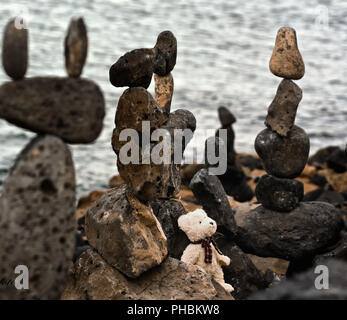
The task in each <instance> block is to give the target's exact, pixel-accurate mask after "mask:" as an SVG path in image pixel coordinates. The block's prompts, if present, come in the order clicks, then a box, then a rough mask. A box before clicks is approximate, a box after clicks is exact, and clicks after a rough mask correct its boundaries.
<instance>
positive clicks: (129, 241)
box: [85, 185, 167, 278]
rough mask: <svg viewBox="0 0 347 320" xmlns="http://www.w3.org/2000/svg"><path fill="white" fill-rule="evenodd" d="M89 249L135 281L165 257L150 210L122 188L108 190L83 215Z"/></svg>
mask: <svg viewBox="0 0 347 320" xmlns="http://www.w3.org/2000/svg"><path fill="white" fill-rule="evenodd" d="M85 230H86V235H87V238H88V241H89V243H90V245H91V246H93V247H94V248H95V249H96V250H97V251H98V252H99V253H100V254H101V256H102V257H103V258H104V259H105V260H106V261H107V262H108V263H109V264H110V265H112V266H113V267H115V268H117V269H118V270H119V271H121V272H123V273H124V274H126V275H127V276H128V277H131V278H136V277H138V276H139V275H140V274H142V273H143V272H145V271H147V270H148V269H150V268H152V267H155V266H157V265H158V264H160V263H161V262H162V261H163V260H164V258H165V257H166V255H167V249H166V237H165V234H164V232H163V230H162V228H161V226H160V223H159V222H158V220H157V219H156V217H155V216H154V214H153V211H152V209H151V208H150V207H147V206H145V205H144V204H142V203H141V202H140V201H139V200H137V198H135V196H134V195H133V194H132V192H131V191H130V190H129V188H128V187H127V186H126V185H123V186H121V187H119V188H115V189H111V190H110V191H109V192H107V193H106V194H105V195H104V196H103V197H102V198H101V199H100V200H99V201H98V202H97V203H96V204H95V205H94V206H93V207H91V208H90V209H89V210H88V212H87V214H86V228H85Z"/></svg>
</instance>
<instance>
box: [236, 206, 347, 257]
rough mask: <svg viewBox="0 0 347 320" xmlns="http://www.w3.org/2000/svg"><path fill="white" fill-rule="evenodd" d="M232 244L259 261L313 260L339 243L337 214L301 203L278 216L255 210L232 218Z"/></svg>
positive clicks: (262, 210) (270, 212)
mask: <svg viewBox="0 0 347 320" xmlns="http://www.w3.org/2000/svg"><path fill="white" fill-rule="evenodd" d="M235 221H236V225H237V226H238V232H237V237H236V238H235V242H236V243H237V244H238V245H239V246H240V247H241V249H242V250H243V251H245V252H247V253H252V254H255V255H257V256H261V257H276V258H281V259H285V260H299V259H301V258H303V257H307V256H313V255H314V254H316V253H317V252H319V251H322V250H324V249H325V248H327V247H329V246H330V245H331V244H333V243H334V242H337V241H338V239H339V233H340V231H341V230H342V228H343V220H342V216H341V213H340V211H339V210H337V209H335V208H334V207H333V206H332V205H330V204H328V203H324V202H302V203H300V205H299V206H298V207H297V208H296V209H294V210H293V211H291V212H288V213H281V212H277V211H273V210H269V209H266V208H264V207H263V206H259V207H257V208H256V209H254V210H251V211H248V212H245V213H243V214H242V215H235Z"/></svg>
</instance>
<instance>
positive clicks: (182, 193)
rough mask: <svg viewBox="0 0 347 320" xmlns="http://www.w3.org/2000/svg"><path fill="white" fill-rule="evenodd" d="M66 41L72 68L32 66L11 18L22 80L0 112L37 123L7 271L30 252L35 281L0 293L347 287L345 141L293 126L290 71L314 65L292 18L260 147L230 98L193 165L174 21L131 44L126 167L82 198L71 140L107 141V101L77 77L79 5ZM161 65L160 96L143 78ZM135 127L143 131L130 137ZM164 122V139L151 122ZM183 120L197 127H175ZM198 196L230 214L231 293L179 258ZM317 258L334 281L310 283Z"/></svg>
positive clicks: (115, 76)
mask: <svg viewBox="0 0 347 320" xmlns="http://www.w3.org/2000/svg"><path fill="white" fill-rule="evenodd" d="M14 42H19V43H20V44H21V45H20V46H15V45H13V43H14ZM64 45H65V66H66V72H67V77H62V78H58V77H44V76H42V77H35V78H29V79H27V78H25V74H26V70H27V67H28V32H27V31H26V32H24V33H23V32H22V31H20V30H17V29H16V28H14V21H13V20H12V21H10V22H9V24H8V25H7V27H6V29H5V37H4V44H3V65H4V68H5V71H6V72H7V74H8V76H9V77H11V78H12V80H13V81H10V82H7V83H4V84H2V85H1V86H0V117H1V118H3V119H5V120H6V121H8V122H10V123H12V124H14V125H16V126H19V127H21V128H23V129H25V130H30V131H32V132H35V133H37V136H36V137H35V138H34V139H33V140H32V141H31V142H30V143H29V144H28V145H27V146H26V147H25V148H24V149H23V151H22V152H21V153H20V154H19V155H18V157H17V160H16V162H15V164H14V166H13V167H12V169H11V171H10V174H9V176H8V178H7V179H6V181H5V183H4V187H3V192H2V194H1V197H0V229H1V230H2V232H1V233H0V240H1V243H2V245H1V247H0V257H1V260H2V264H1V267H0V278H1V279H5V280H6V282H7V283H12V282H13V280H14V277H15V275H14V274H13V270H14V269H15V268H16V266H18V265H24V266H27V268H28V269H29V270H30V276H29V282H30V290H28V291H25V290H16V288H14V287H13V286H9V287H0V298H1V299H64V300H75V299H81V300H89V299H95V300H99V299H120V300H122V299H158V300H160V299H170V300H171V299H180V300H188V299H207V300H218V299H225V300H234V299H252V298H254V299H267V298H277V299H281V298H298V297H300V298H306V299H308V298H336V299H346V298H347V297H346V292H345V291H344V290H343V287H344V286H345V285H346V281H347V279H346V277H344V274H343V273H342V271H341V270H343V268H345V267H346V265H347V262H346V260H347V242H346V240H347V160H346V150H341V149H340V148H338V147H333V146H332V147H327V148H323V149H321V150H319V151H318V152H317V153H315V154H314V155H312V156H311V157H309V148H310V142H309V138H308V136H307V134H306V133H305V130H304V129H303V128H300V127H298V126H297V125H295V116H296V113H297V109H298V106H299V103H300V101H301V98H302V94H303V93H302V91H301V89H300V88H299V87H298V86H297V85H296V84H295V83H294V82H293V80H297V79H300V78H302V77H303V76H304V73H305V65H304V62H303V59H302V57H301V54H300V52H299V49H298V46H297V40H296V32H295V30H294V29H292V28H289V27H283V28H280V29H279V31H278V34H277V38H276V42H275V46H274V51H273V55H272V57H271V59H270V63H269V67H270V71H271V72H272V73H273V74H274V75H276V76H279V77H281V78H283V80H281V83H280V84H279V87H278V89H277V92H276V95H275V97H274V100H273V101H272V103H271V105H270V106H269V108H268V113H267V117H266V121H265V126H266V128H265V129H264V130H262V131H261V132H260V133H259V134H258V136H257V137H256V139H255V150H256V152H257V155H254V154H242V153H238V152H237V151H236V150H235V149H234V140H235V138H236V137H235V132H234V129H233V124H234V123H235V122H236V117H235V116H234V115H233V114H232V113H231V112H230V110H229V109H228V108H226V107H224V106H221V107H219V109H218V115H219V120H220V127H219V128H217V129H216V132H215V134H214V136H211V137H209V138H208V139H207V140H206V142H205V149H204V151H205V162H204V163H202V164H186V165H183V164H182V159H183V153H184V150H185V148H186V146H187V144H188V143H189V142H190V141H191V139H192V137H193V135H194V133H195V132H196V129H197V128H196V120H195V117H194V115H193V114H192V112H190V111H189V110H185V109H179V110H175V111H173V112H172V111H171V104H172V97H173V94H174V78H173V75H172V74H171V71H172V70H173V69H174V67H175V64H176V58H177V40H176V38H175V36H174V35H173V33H172V32H170V31H164V32H162V33H160V34H159V35H158V37H157V41H156V44H155V46H154V47H153V48H141V49H135V50H132V51H130V52H127V53H125V54H124V55H123V56H121V57H120V58H119V59H118V60H117V61H116V62H115V63H114V64H113V65H112V66H111V68H110V70H109V79H110V82H111V84H112V85H113V86H115V87H126V88H125V91H124V92H123V94H122V96H121V97H120V99H119V101H118V103H117V108H115V128H114V131H113V134H112V137H110V140H111V141H110V143H111V145H112V148H113V150H114V152H115V154H116V156H117V166H118V171H119V175H117V176H114V177H111V178H110V181H109V189H107V190H95V191H92V192H91V193H90V194H88V195H86V196H84V197H82V198H80V199H79V201H78V204H77V208H76V205H75V204H76V182H75V170H74V162H73V156H72V154H71V151H70V148H69V146H68V145H67V144H68V143H69V144H76V143H92V142H93V141H95V139H97V137H98V136H99V135H100V132H101V130H102V127H103V119H104V115H105V102H104V98H103V93H102V92H101V90H100V89H99V87H98V85H97V84H95V83H94V82H93V81H91V80H88V79H83V78H80V76H81V74H82V71H83V66H84V64H85V61H86V58H87V49H88V35H87V28H86V26H85V24H84V21H83V19H82V18H79V19H74V20H72V21H71V23H70V25H69V28H68V31H67V35H66V38H65V42H64ZM23 48H24V49H23ZM16 63H17V65H18V68H14V67H13V64H16ZM152 79H154V82H155V86H154V87H155V94H154V95H152V94H151V93H150V92H149V91H147V88H148V87H149V85H150V83H151V81H152ZM61 105H63V106H67V107H66V108H64V110H61V108H60V106H61ZM144 123H145V124H146V125H147V126H144ZM124 130H130V131H127V132H128V133H129V132H131V133H132V134H134V135H135V137H137V138H136V139H135V141H133V142H132V141H130V142H131V143H130V144H128V143H129V141H128V140H127V138H128V137H130V136H126V137H125V138H124ZM145 130H147V131H148V132H147V133H148V134H149V137H150V138H149V139H148V140H146V139H145V136H146V135H145V134H144V133H145V132H144V131H145ZM160 130H162V131H165V132H166V133H168V134H167V135H166V138H167V139H164V136H162V140H160V139H159V137H157V136H155V132H157V133H158V132H162V131H160ZM176 130H181V131H185V130H186V131H187V132H189V134H188V135H184V136H182V135H181V136H176ZM130 140H131V139H130ZM175 144H179V145H180V147H181V148H180V149H178V152H177V150H176V149H175ZM124 147H128V148H129V149H126V152H124V149H123V148H124ZM164 148H167V149H166V150H167V151H168V154H167V158H166V162H165V161H162V162H160V161H157V159H156V158H152V157H151V158H146V156H145V155H146V150H148V151H149V152H150V154H151V156H152V154H155V155H157V157H158V158H160V157H161V156H163V154H164V153H165V152H164ZM129 150H130V151H133V150H137V151H141V152H138V155H139V159H138V160H140V161H139V162H136V161H135V162H131V161H128V160H129V157H130V156H129V152H128V151H129ZM142 151H143V152H142ZM130 154H131V152H130ZM216 155H218V156H220V157H222V158H223V159H224V160H225V168H224V169H225V170H221V171H220V170H219V169H220V168H219V163H218V161H216ZM131 156H132V155H131ZM177 158H178V160H177ZM124 159H125V160H126V161H124ZM217 160H218V159H217ZM211 172H213V173H212V174H211ZM197 208H203V209H204V211H205V212H206V213H207V214H208V216H209V217H210V218H211V219H213V220H214V221H215V222H216V224H217V226H218V227H217V233H216V237H215V240H216V243H217V244H218V247H219V248H220V250H221V251H222V252H223V253H224V254H225V255H226V256H227V257H229V258H230V260H231V261H230V265H228V266H224V267H223V271H224V279H225V282H226V283H228V284H231V285H232V287H234V289H235V291H234V292H232V294H230V293H228V292H227V291H226V290H225V289H224V288H223V287H222V286H221V285H220V284H218V283H217V282H216V281H215V280H214V279H213V278H212V276H210V275H209V274H208V273H206V272H205V271H204V270H203V269H201V268H199V267H197V266H196V265H191V264H186V263H184V262H182V261H180V259H181V256H182V253H183V250H184V249H185V248H186V246H187V245H188V244H189V243H190V241H189V239H188V238H187V236H186V234H185V233H184V232H183V231H182V230H180V228H179V227H178V222H177V220H178V218H179V217H181V216H182V215H185V214H187V213H188V212H190V211H193V210H195V209H197ZM319 264H324V265H325V264H326V265H328V266H329V268H330V270H331V274H330V276H331V277H332V281H331V284H332V285H333V291H332V293H329V292H327V293H324V292H320V293H317V292H315V291H312V286H313V285H314V281H312V279H311V278H312V272H313V271H312V268H315V267H316V266H317V265H319ZM308 270H310V271H308ZM297 288H300V290H301V291H302V292H301V293H300V294H298V293H296V292H295V290H297Z"/></svg>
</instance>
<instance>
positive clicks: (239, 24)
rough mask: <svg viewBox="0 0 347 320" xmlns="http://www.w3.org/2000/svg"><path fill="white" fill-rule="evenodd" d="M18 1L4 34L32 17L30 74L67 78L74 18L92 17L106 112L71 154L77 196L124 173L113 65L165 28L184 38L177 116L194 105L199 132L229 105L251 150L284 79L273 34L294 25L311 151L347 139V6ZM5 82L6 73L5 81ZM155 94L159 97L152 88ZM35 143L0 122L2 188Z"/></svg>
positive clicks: (89, 71)
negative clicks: (273, 63)
mask: <svg viewBox="0 0 347 320" xmlns="http://www.w3.org/2000/svg"><path fill="white" fill-rule="evenodd" d="M15 3H16V5H19V6H18V7H17V6H16V5H14V4H13V3H12V4H9V3H8V2H7V1H6V3H5V1H4V0H1V3H0V30H3V28H4V26H5V25H6V23H7V21H8V19H9V18H10V17H11V16H15V15H17V14H18V13H17V11H18V10H23V8H24V10H26V11H27V12H28V13H29V32H30V66H29V70H28V73H27V76H28V77H32V76H37V75H58V76H64V75H65V69H64V59H63V39H64V37H65V33H66V30H67V26H68V23H69V21H70V18H71V17H73V16H80V15H81V16H83V17H84V18H85V21H86V24H87V27H88V32H89V54H88V60H87V64H86V66H85V68H84V73H83V76H84V77H87V78H90V79H92V80H94V81H95V82H97V83H98V84H99V85H100V86H101V88H102V89H103V92H104V94H105V98H106V108H107V115H106V118H105V122H104V130H103V132H102V134H101V136H100V137H99V139H98V140H97V141H96V142H95V143H94V144H91V145H74V146H72V147H71V148H72V151H73V156H74V160H75V166H76V171H77V182H78V193H79V195H82V194H85V193H87V192H89V191H91V190H94V189H100V188H104V187H106V186H107V182H108V179H109V178H110V177H111V176H112V175H113V174H115V173H116V172H117V168H116V161H115V154H114V153H113V151H112V149H111V145H110V139H111V134H112V129H113V126H114V123H113V119H114V114H115V109H116V106H117V102H118V98H119V96H120V95H121V94H122V92H123V91H124V90H125V89H124V88H114V87H112V86H111V85H110V84H109V82H108V69H109V67H110V66H111V64H113V63H114V62H115V61H116V60H117V59H118V58H119V57H120V56H121V55H122V54H124V53H125V52H126V51H129V50H132V49H135V48H142V47H153V45H154V44H155V41H156V37H157V35H158V34H159V33H160V32H161V31H163V30H167V29H169V30H171V31H172V32H173V33H174V34H175V35H176V37H177V40H178V59H177V64H176V67H175V69H174V71H173V75H174V79H175V93H174V99H173V107H172V108H173V110H174V109H178V108H187V109H189V110H191V111H192V112H193V113H194V114H195V116H196V118H197V125H198V128H200V129H211V128H217V127H218V126H219V123H218V120H217V108H218V106H219V105H225V106H228V107H229V108H230V109H231V110H232V112H233V113H234V114H235V116H236V117H237V123H236V124H235V130H236V149H237V151H242V152H252V153H254V147H253V143H254V139H255V137H256V135H257V133H258V132H259V131H260V130H262V129H263V128H264V125H263V122H264V118H265V116H266V110H267V107H268V105H269V104H270V103H271V101H272V99H273V97H274V95H275V92H276V89H277V86H278V84H279V82H280V78H278V77H276V76H274V75H272V74H271V73H270V71H269V69H268V61H269V59H270V56H271V53H272V49H273V45H274V40H275V36H276V32H277V30H278V28H279V27H281V26H283V25H290V26H292V27H294V28H295V29H296V31H297V36H298V45H299V48H300V51H301V53H302V56H303V58H304V61H305V64H306V74H305V76H304V78H303V79H301V80H300V81H297V83H298V85H299V86H300V87H301V88H302V90H303V99H302V102H301V104H300V106H299V109H298V114H297V120H296V123H297V124H298V125H300V126H302V127H303V128H305V130H306V131H307V133H308V134H309V136H310V139H311V153H312V152H314V151H315V150H317V149H318V148H320V147H323V146H326V145H333V144H334V145H340V146H343V145H344V144H345V143H346V142H347V129H346V121H347V54H346V53H347V1H344V0H339V1H338V0H335V1H333V0H331V1H318V0H309V1H297V0H282V1H270V0H263V1H244V0H236V1H231V0H214V1H203V0H201V1H198V0H193V1H184V0H180V1H167V0H140V1H125V0H102V1H101V0H100V1H99V0H79V1H76V0H71V1H70V0H61V1H46V0H34V1H33V0H30V1H29V0H25V1H16V2H15ZM0 41H1V42H2V34H1V35H0ZM7 80H8V78H7V76H6V74H5V73H4V72H3V70H2V69H1V70H0V81H1V82H3V81H7ZM150 90H152V92H153V84H152V85H151V87H150ZM33 136H34V134H32V133H30V132H28V131H25V130H22V129H19V128H16V127H15V126H12V125H9V124H7V123H6V122H5V121H3V120H1V119H0V146H1V149H0V151H1V152H0V184H1V182H2V181H3V180H4V178H5V177H6V175H7V173H8V169H9V168H10V166H11V165H12V163H13V160H14V159H15V157H16V155H17V154H18V152H19V151H20V150H21V149H22V148H23V147H24V145H25V144H26V143H28V141H29V140H30V139H31V138H32V137H33ZM196 138H197V139H199V137H196ZM200 145H201V146H203V140H202V139H201V141H200ZM187 152H188V153H189V152H190V150H189V149H188V150H187ZM0 188H1V186H0Z"/></svg>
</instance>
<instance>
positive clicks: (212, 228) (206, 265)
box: [178, 209, 234, 293]
mask: <svg viewBox="0 0 347 320" xmlns="http://www.w3.org/2000/svg"><path fill="white" fill-rule="evenodd" d="M178 226H179V228H180V229H181V230H182V231H183V232H185V233H186V235H187V237H188V239H189V240H190V241H191V243H190V244H189V245H188V246H187V248H186V249H185V250H184V252H183V254H182V257H181V261H183V262H185V263H190V264H193V265H196V266H198V267H200V268H201V269H203V270H204V271H205V272H206V273H208V274H210V275H211V276H212V278H213V279H214V280H216V281H217V282H218V283H219V284H220V285H222V286H223V287H224V289H225V290H226V291H227V292H229V293H231V292H233V291H234V288H233V287H232V286H231V285H230V284H228V283H225V282H224V273H223V270H222V267H221V266H228V265H229V264H230V258H229V257H227V256H224V255H223V254H222V252H221V251H220V250H219V248H218V246H217V244H216V242H215V240H214V239H213V235H214V234H215V232H216V231H217V223H216V222H215V221H214V220H213V219H211V218H209V217H208V216H207V214H206V212H205V211H204V210H203V209H197V210H195V211H191V212H188V213H187V214H184V215H182V216H180V217H179V218H178Z"/></svg>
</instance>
